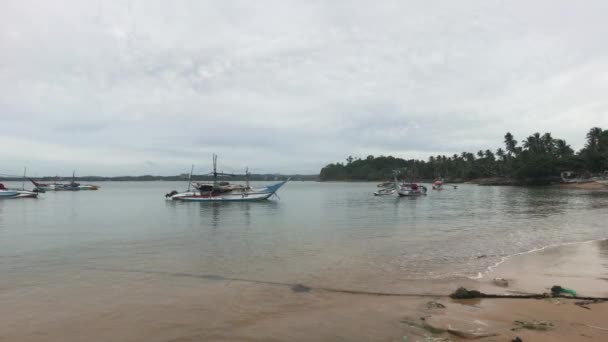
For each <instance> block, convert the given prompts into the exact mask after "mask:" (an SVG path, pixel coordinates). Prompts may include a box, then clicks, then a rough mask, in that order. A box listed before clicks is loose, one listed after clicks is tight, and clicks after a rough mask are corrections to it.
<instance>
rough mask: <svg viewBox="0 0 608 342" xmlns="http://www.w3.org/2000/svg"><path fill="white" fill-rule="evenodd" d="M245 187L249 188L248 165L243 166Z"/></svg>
mask: <svg viewBox="0 0 608 342" xmlns="http://www.w3.org/2000/svg"><path fill="white" fill-rule="evenodd" d="M245 187H246V189H247V190H249V166H248V167H247V168H245Z"/></svg>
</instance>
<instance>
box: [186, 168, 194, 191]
mask: <svg viewBox="0 0 608 342" xmlns="http://www.w3.org/2000/svg"><path fill="white" fill-rule="evenodd" d="M192 172H194V164H192V168H190V178H188V191H187V192H190V184H192Z"/></svg>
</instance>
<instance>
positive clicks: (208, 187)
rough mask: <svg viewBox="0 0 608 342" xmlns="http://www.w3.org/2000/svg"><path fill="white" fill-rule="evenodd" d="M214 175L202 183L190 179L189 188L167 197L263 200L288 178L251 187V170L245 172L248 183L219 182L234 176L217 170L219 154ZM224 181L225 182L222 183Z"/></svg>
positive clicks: (205, 200)
mask: <svg viewBox="0 0 608 342" xmlns="http://www.w3.org/2000/svg"><path fill="white" fill-rule="evenodd" d="M193 168H194V167H193ZM210 175H212V176H213V182H212V183H200V182H192V181H191V180H189V181H188V190H187V191H185V192H181V193H179V192H177V191H175V190H173V191H172V192H170V193H168V194H166V195H165V198H166V199H168V200H173V201H185V202H231V201H239V202H243V201H263V200H267V199H269V198H270V197H271V196H272V195H274V194H275V193H276V192H277V191H278V190H279V189H280V188H281V187H282V186H283V185H285V183H287V180H285V181H282V182H279V183H276V184H273V185H268V186H265V187H261V188H255V189H254V188H251V187H250V186H249V172H248V171H246V172H245V177H246V179H247V183H246V185H244V186H243V185H232V184H229V183H227V182H218V180H217V178H218V177H220V176H234V175H233V174H225V173H221V172H217V156H216V155H215V154H214V155H213V172H212V173H211V174H210ZM190 178H192V171H191V172H190ZM222 183H223V184H222ZM190 186H194V187H195V189H196V191H190Z"/></svg>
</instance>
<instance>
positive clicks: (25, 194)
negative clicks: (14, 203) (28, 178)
mask: <svg viewBox="0 0 608 342" xmlns="http://www.w3.org/2000/svg"><path fill="white" fill-rule="evenodd" d="M36 197H38V193H37V192H34V191H28V190H19V189H7V188H6V187H5V186H4V184H2V183H0V199H9V198H36Z"/></svg>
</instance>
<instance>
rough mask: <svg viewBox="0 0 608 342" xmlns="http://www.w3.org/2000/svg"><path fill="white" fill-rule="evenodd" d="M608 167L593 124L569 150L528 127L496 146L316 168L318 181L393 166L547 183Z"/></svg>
mask: <svg viewBox="0 0 608 342" xmlns="http://www.w3.org/2000/svg"><path fill="white" fill-rule="evenodd" d="M606 169H608V130H603V129H601V128H599V127H593V128H591V129H590V130H589V132H588V133H587V135H586V144H585V147H584V148H582V149H581V150H580V151H578V152H575V151H574V150H573V149H572V147H570V145H569V144H568V143H567V142H566V141H565V140H564V139H556V138H554V137H553V136H552V135H551V133H545V134H542V135H541V134H540V133H534V134H532V135H530V136H529V137H527V138H526V139H524V140H522V141H518V140H516V139H515V137H514V136H513V135H512V134H511V133H509V132H507V133H506V134H505V136H504V148H502V147H501V148H499V149H497V150H496V151H491V150H489V149H487V150H480V151H478V152H477V153H471V152H462V153H460V154H454V155H452V156H445V155H438V156H430V157H429V159H428V160H427V161H424V160H416V159H407V160H406V159H402V158H395V157H392V156H379V157H375V156H373V155H369V156H367V157H366V158H364V159H361V158H355V157H352V156H349V157H348V158H346V161H345V162H338V163H332V164H329V165H327V166H325V167H324V168H322V169H321V172H320V174H319V179H320V180H321V181H331V180H341V181H376V180H384V179H389V178H391V177H392V174H393V171H394V170H400V171H402V172H405V174H404V176H406V177H414V178H417V179H419V180H420V179H425V180H430V179H437V178H445V179H446V180H450V181H467V180H473V179H479V178H494V177H500V178H508V179H512V180H514V181H516V182H520V183H550V182H554V181H556V180H559V175H560V172H561V171H566V170H569V171H575V172H579V173H589V174H592V173H599V172H602V171H604V170H606Z"/></svg>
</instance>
